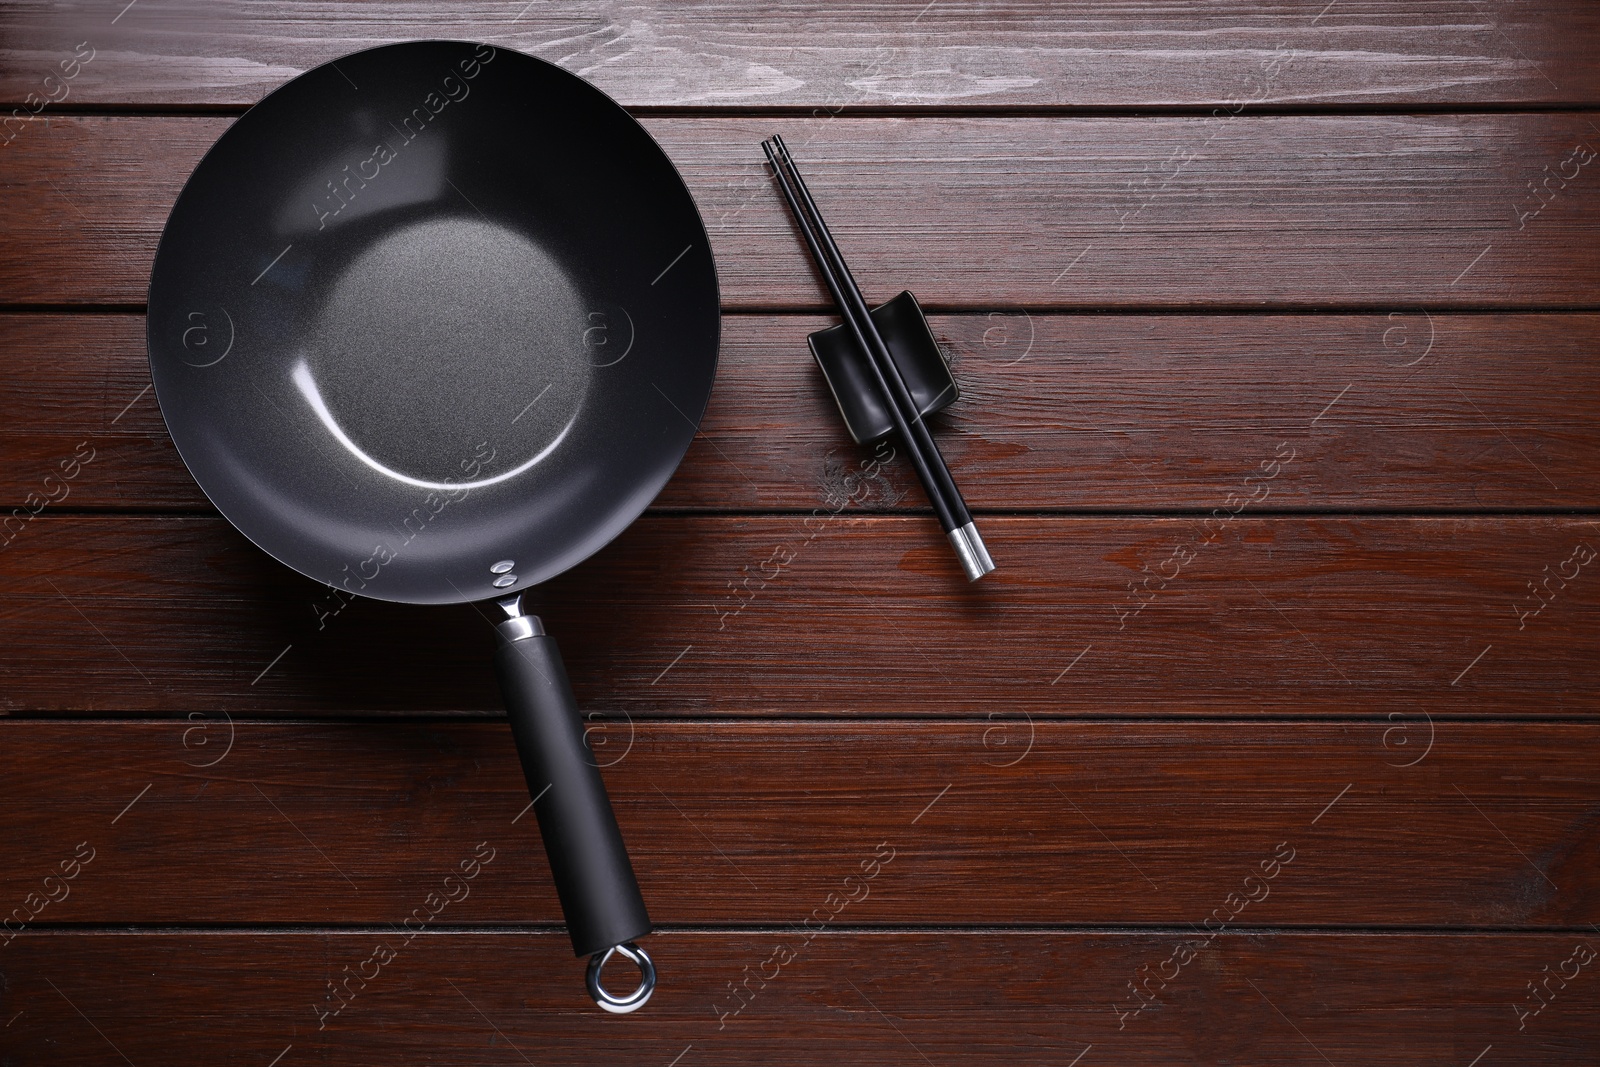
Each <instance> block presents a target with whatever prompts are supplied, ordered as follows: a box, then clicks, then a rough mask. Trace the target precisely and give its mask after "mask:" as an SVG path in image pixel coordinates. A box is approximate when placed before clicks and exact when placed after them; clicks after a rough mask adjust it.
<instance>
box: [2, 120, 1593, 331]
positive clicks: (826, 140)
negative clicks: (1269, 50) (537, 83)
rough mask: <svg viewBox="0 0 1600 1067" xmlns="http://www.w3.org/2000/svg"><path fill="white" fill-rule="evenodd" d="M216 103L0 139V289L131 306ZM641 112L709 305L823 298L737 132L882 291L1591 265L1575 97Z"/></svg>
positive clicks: (1372, 294)
mask: <svg viewBox="0 0 1600 1067" xmlns="http://www.w3.org/2000/svg"><path fill="white" fill-rule="evenodd" d="M228 121H229V120H227V119H221V118H99V117H64V118H57V119H53V120H51V121H50V122H49V124H48V128H47V129H41V130H36V131H33V135H32V136H29V137H27V138H21V137H19V138H18V139H17V140H16V142H15V143H14V144H13V145H12V146H11V147H10V148H8V149H7V150H6V151H5V153H4V154H3V155H0V187H4V188H6V190H7V192H6V196H7V200H8V203H10V204H11V205H13V207H12V210H11V213H10V215H9V217H8V226H7V228H6V229H5V230H4V231H0V300H3V301H4V302H6V303H28V304H39V303H44V304H80V303H100V302H111V303H126V304H137V303H139V302H141V301H143V300H144V297H145V290H146V280H147V276H148V268H149V261H150V257H151V256H152V254H153V252H154V247H155V242H156V238H157V236H158V234H159V232H160V229H161V227H162V225H163V223H164V222H165V219H166V215H167V212H168V210H169V208H170V205H171V203H172V201H173V199H174V198H175V197H176V195H177V192H178V189H179V187H180V186H181V184H182V182H183V180H184V179H185V177H187V175H188V174H189V172H190V170H191V169H192V168H193V166H194V164H195V162H196V161H197V160H198V159H199V157H200V155H201V153H202V152H203V151H204V150H205V149H206V148H207V147H208V146H209V145H210V144H211V143H212V141H214V140H215V138H216V137H217V136H218V135H220V134H221V133H222V131H223V129H225V128H226V126H227V124H228ZM647 125H648V126H649V128H650V130H651V131H652V133H654V134H655V135H656V136H657V137H658V138H659V139H660V140H661V142H662V144H663V146H664V147H665V148H666V150H667V152H668V154H669V155H671V156H672V157H673V159H674V160H675V161H676V162H677V163H678V165H679V167H680V168H681V170H682V171H683V174H684V177H685V179H686V180H687V181H688V183H689V186H690V188H691V190H692V191H693V193H694V194H695V197H696V199H697V201H698V203H699V206H700V210H701V212H702V214H703V216H704V217H705V220H706V223H707V226H708V228H709V229H710V232H711V235H712V239H713V244H714V246H715V250H716V253H717V256H718V262H719V266H720V278H721V284H722V287H723V288H722V293H723V300H724V303H725V305H726V306H728V307H730V308H741V307H742V308H749V307H759V308H778V307H813V308H819V307H822V306H824V305H825V303H826V300H825V295H824V293H823V291H822V289H821V287H820V285H819V283H818V282H817V280H816V278H815V276H814V274H813V271H812V268H811V266H810V264H809V262H808V260H807V259H806V257H805V254H804V252H803V249H802V248H801V246H800V244H799V242H798V240H797V239H796V237H795V234H794V230H793V224H792V222H791V221H790V220H789V219H788V217H787V215H786V214H785V213H784V210H783V208H782V206H781V204H780V203H779V201H778V198H777V196H776V195H775V194H774V193H773V191H772V190H771V188H770V181H769V179H768V178H767V176H766V175H765V173H764V167H765V164H764V163H762V161H761V158H760V154H759V152H758V151H757V149H756V145H757V142H759V141H760V139H761V138H762V137H764V136H767V135H769V134H771V133H772V132H774V131H775V130H776V131H777V132H781V133H783V134H784V135H785V137H786V138H787V139H788V140H789V141H790V143H791V144H792V145H793V146H794V149H795V153H796V155H797V157H798V158H799V159H800V161H801V162H802V164H803V165H804V167H805V169H806V172H807V174H808V175H809V176H810V178H811V180H812V185H813V188H814V190H815V192H816V194H817V198H818V200H819V202H820V203H821V205H822V207H823V210H824V211H825V212H826V213H827V215H828V218H829V221H830V224H831V225H832V226H833V227H834V229H835V231H836V233H837V236H838V238H839V241H840V244H841V245H842V247H843V248H844V251H845V252H846V254H847V255H848V256H849V257H850V260H851V263H852V266H853V267H854V269H855V272H856V275H857V277H858V278H859V280H860V282H861V284H862V286H863V288H864V289H865V290H866V291H867V292H868V293H872V294H875V295H878V296H882V297H887V296H888V295H891V294H892V293H894V292H897V291H898V290H900V289H902V288H910V289H913V290H914V291H916V293H917V294H918V296H919V297H921V298H922V299H923V300H924V302H925V303H927V304H929V305H934V306H941V305H942V306H946V307H969V308H979V309H982V310H986V311H987V310H993V309H996V308H1014V307H1016V306H1018V305H1021V306H1025V307H1029V308H1034V309H1038V308H1046V307H1075V308H1095V309H1103V308H1130V307H1192V306H1207V307H1220V308H1251V309H1254V308H1260V307H1264V306H1286V305H1289V306H1312V305H1314V306H1317V307H1337V306H1357V307H1366V308H1378V309H1381V310H1382V311H1385V312H1387V311H1391V310H1393V311H1408V310H1412V309H1415V308H1417V307H1419V306H1421V307H1425V308H1428V309H1430V310H1435V311H1437V310H1439V309H1441V308H1449V307H1459V306H1467V305H1480V306H1511V307H1563V306H1574V305H1579V306H1592V303H1593V301H1594V284H1593V280H1594V278H1595V277H1596V275H1597V273H1600V240H1597V239H1596V238H1597V237H1600V195H1596V190H1597V189H1600V181H1597V180H1595V178H1594V176H1593V175H1592V173H1591V171H1592V170H1593V169H1594V167H1595V166H1596V164H1597V159H1595V158H1590V157H1591V154H1592V152H1591V150H1592V146H1593V144H1594V143H1596V142H1600V133H1596V129H1595V127H1594V126H1593V125H1591V120H1590V119H1589V117H1588V116H1587V115H1585V114H1581V113H1555V114H1482V115H1412V116H1387V117H1386V116H1365V117H1359V116H1358V117H1340V116H1299V117H1292V116H1286V117H1266V118H1261V117H1245V116H1241V117H1233V116H1228V115H1224V116H1223V117H1222V118H1209V117H1195V118H1165V119H1159V118H1058V117H1028V118H998V117H993V118H970V117H967V118H946V117H927V118H921V119H903V118H902V119H896V118H860V119H845V118H839V119H832V120H816V119H770V118H743V117H739V118H704V117H700V118H678V117H660V118H653V119H650V120H648V121H647ZM1574 153H1576V154H1574ZM1585 159H1587V162H1583V160H1585ZM1545 168H1549V169H1548V170H1546V169H1545ZM1562 173H1565V174H1568V175H1575V176H1574V177H1570V178H1568V179H1564V178H1562V177H1561V174H1562ZM1536 182H1543V183H1548V184H1547V185H1545V186H1544V187H1543V188H1542V192H1543V194H1544V199H1541V198H1540V197H1539V196H1536V195H1535V193H1534V191H1533V190H1534V184H1533V183H1536ZM1535 211H1537V214H1534V212H1535Z"/></svg>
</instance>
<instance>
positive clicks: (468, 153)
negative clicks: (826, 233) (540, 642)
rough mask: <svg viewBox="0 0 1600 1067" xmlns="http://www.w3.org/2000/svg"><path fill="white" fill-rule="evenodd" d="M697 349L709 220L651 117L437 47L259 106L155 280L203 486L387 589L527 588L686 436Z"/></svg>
mask: <svg viewBox="0 0 1600 1067" xmlns="http://www.w3.org/2000/svg"><path fill="white" fill-rule="evenodd" d="M675 257H676V258H675ZM716 342H717V292H716V281H715V274H714V270H713V267H712V264H711V258H710V251H709V247H708V246H707V243H706V239H705V233H704V230H703V228H702V226H701V223H700V220H699V216H698V213H697V212H696V210H695V208H694V204H693V202H692V200H691V199H690V198H689V195H688V193H687V191H686V190H685V189H684V187H683V185H682V182H681V180H680V179H679V178H678V176H677V174H676V172H675V171H674V170H673V168H672V166H671V164H670V162H669V161H668V160H667V159H666V157H665V156H664V155H663V154H662V153H661V152H660V150H659V149H658V148H657V147H656V146H655V144H654V142H653V141H651V140H650V138H649V137H648V135H647V134H645V133H644V131H643V130H642V129H641V128H640V127H638V125H637V124H636V123H634V122H633V120H632V119H631V118H629V117H628V116H627V115H626V114H625V113H624V112H622V111H621V109H619V108H617V107H616V105H615V104H613V103H612V102H611V101H609V100H608V99H607V98H605V97H604V96H603V95H602V94H600V93H599V92H598V91H597V90H594V89H593V88H591V87H590V86H588V85H587V84H585V83H583V82H582V81H580V80H579V79H577V78H575V77H573V76H572V75H568V74H566V73H565V72H563V71H560V70H559V69H557V68H555V67H552V66H550V65H548V64H544V63H542V62H540V61H537V60H534V59H531V58H529V57H526V56H522V55H520V54H518V53H514V52H506V51H504V50H498V51H497V50H493V49H489V48H488V47H487V46H473V45H468V44H460V43H452V42H428V43H423V44H412V45H398V46H390V47H387V48H381V49H374V50H372V51H369V52H365V53H360V54H358V55H355V56H350V57H346V58H344V59H342V60H340V61H338V69H337V70H335V69H331V68H329V67H324V68H319V69H318V70H316V71H312V72H310V73H308V74H306V75H304V76H302V77H301V78H299V79H296V80H295V81H294V82H291V83H290V84H289V85H288V86H286V87H284V88H283V89H281V90H279V91H278V92H277V93H275V94H273V96H271V97H269V98H268V99H267V100H266V101H264V102H263V103H262V104H260V105H258V107H257V108H255V109H253V110H252V111H251V112H250V113H248V114H247V115H246V116H245V117H244V118H242V119H241V120H240V121H239V123H237V124H236V125H235V127H234V128H233V129H231V130H230V131H229V132H228V133H227V134H225V135H224V137H223V138H222V140H221V141H219V143H218V144H217V146H216V147H215V148H214V149H213V150H212V152H211V153H210V154H208V156H207V157H206V159H205V160H204V161H202V163H201V165H200V166H199V168H197V170H196V172H195V175H194V177H193V178H192V179H191V180H190V183H189V185H188V186H187V187H186V189H185V190H184V193H183V195H182V196H181V197H180V199H179V202H178V204H177V206H176V207H175V209H174V211H173V215H172V218H171V220H170V221H169V223H168V228H167V231H166V233H165V234H164V235H163V238H162V243H161V246H160V249H159V251H158V255H157V261H156V267H155V270H154V272H153V276H152V282H151V296H150V349H151V363H152V373H153V375H154V378H155V382H156V389H157V395H158V397H159V399H160V402H161V407H162V411H163V413H164V415H165V416H166V418H167V422H168V426H169V429H170V430H171V431H172V434H173V438H174V440H175V441H176V443H177V444H178V447H179V451H180V452H181V453H182V455H183V457H184V460H185V462H186V463H188V464H189V466H190V469H191V470H192V471H193V472H194V474H195V477H196V478H197V480H198V481H199V482H200V484H201V486H202V488H204V489H205V491H206V492H207V494H208V495H209V496H210V497H211V499H212V501H213V502H214V503H216V505H217V506H218V508H219V509H220V510H221V511H222V512H223V513H224V514H225V515H227V517H228V518H229V519H230V520H232V521H233V522H234V523H235V525H237V526H239V527H240V529H241V530H243V531H244V532H245V533H246V534H247V535H248V536H250V537H251V538H252V539H253V540H255V541H256V542H257V543H258V544H259V545H261V546H262V547H263V548H265V549H266V550H267V551H269V552H271V553H272V554H273V555H275V556H277V557H278V558H279V559H280V560H283V561H284V562H285V563H288V564H289V565H291V566H293V567H295V568H296V569H298V570H301V571H302V572H304V573H306V574H309V575H311V576H312V577H314V578H317V579H319V580H321V581H324V582H327V583H328V584H330V585H334V586H336V587H343V588H346V589H349V590H350V591H351V592H358V593H361V594H363V595H369V596H377V597H380V598H382V599H390V600H406V601H416V602H442V601H454V600H464V599H477V598H481V597H484V596H489V595H493V594H494V593H496V592H498V591H501V590H502V589H504V590H515V589H520V588H524V587H526V586H527V585H530V584H533V583H534V582H537V581H540V580H543V579H544V578H546V577H550V576H552V575H553V574H556V573H559V572H560V571H561V570H565V569H566V568H567V567H569V566H571V565H573V564H574V563H576V562H578V561H579V560H581V559H583V558H584V557H586V556H588V555H589V554H590V553H592V552H593V551H595V550H596V549H598V548H599V547H600V546H601V545H603V544H605V543H606V542H607V541H609V540H610V539H611V537H613V536H615V535H616V533H618V532H620V531H621V529H622V528H623V527H625V526H626V525H627V524H628V522H630V521H631V520H632V519H633V518H634V517H635V516H636V515H637V514H638V512H639V511H640V510H642V509H643V508H644V507H645V506H646V505H647V504H648V503H649V501H650V500H651V499H652V498H653V497H654V496H655V494H656V493H657V492H658V491H659V489H660V487H661V485H663V484H664V483H665V481H666V480H667V478H668V477H669V476H670V475H671V472H672V470H673V469H674V468H675V467H676V465H677V462H678V460H679V459H680V458H681V457H682V454H683V451H684V450H685V449H686V448H687V445H688V442H689V440H690V439H691V438H692V436H693V434H694V432H695V428H696V425H697V422H698V419H699V416H700V414H701V412H702V411H703V409H704V406H705V402H706V399H707V397H708V395H709V390H710V385H711V379H712V376H713V374H714V370H715V358H716ZM505 564H510V566H509V567H508V566H505Z"/></svg>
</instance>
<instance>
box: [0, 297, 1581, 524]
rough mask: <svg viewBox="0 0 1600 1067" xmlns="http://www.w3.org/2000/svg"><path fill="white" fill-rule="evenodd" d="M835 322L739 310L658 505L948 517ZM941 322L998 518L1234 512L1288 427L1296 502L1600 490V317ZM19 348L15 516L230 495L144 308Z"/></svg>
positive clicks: (993, 316) (16, 335) (10, 446)
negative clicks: (162, 406)
mask: <svg viewBox="0 0 1600 1067" xmlns="http://www.w3.org/2000/svg"><path fill="white" fill-rule="evenodd" d="M831 321H832V320H830V319H826V318H822V317H818V316H796V315H742V314H741V315H729V316H727V317H726V318H725V320H724V322H723V346H722V354H721V359H720V363H719V368H718V373H719V379H718V382H717V386H716V389H715V391H714V392H713V394H712V400H711V408H710V411H709V412H708V414H707V417H706V419H705V421H704V423H703V424H702V432H701V436H700V438H699V439H697V440H696V442H695V444H694V445H693V447H692V448H691V449H690V452H689V455H688V457H687V459H686V460H685V462H684V464H683V466H682V467H681V468H680V469H679V471H678V473H677V475H676V476H675V477H674V479H673V480H672V482H671V483H670V484H669V485H668V486H667V489H666V491H665V492H664V493H663V494H662V495H661V497H660V498H659V500H658V501H657V505H658V507H661V508H670V509H690V508H692V509H703V510H710V511H716V510H724V511H726V510H730V509H769V510H770V509H780V508H781V509H811V508H818V507H821V508H828V509H831V508H834V507H836V506H838V502H839V501H840V499H848V500H849V503H848V504H847V505H846V507H847V508H848V509H849V510H852V511H854V510H857V509H860V508H863V507H864V508H872V509H894V510H905V509H911V508H918V509H923V510H926V508H927V500H926V498H925V497H924V495H923V493H922V490H921V488H920V487H919V486H918V485H917V483H916V480H915V477H914V476H913V475H912V473H911V471H910V469H909V467H908V465H907V463H906V461H905V460H904V458H903V457H902V458H891V459H890V460H889V461H888V462H887V463H885V464H881V465H880V466H879V468H878V471H880V472H881V473H874V474H873V475H872V476H871V477H866V476H865V475H866V474H867V472H868V471H871V470H872V458H873V456H874V453H873V451H872V450H871V449H868V448H864V447H859V446H857V445H855V444H854V443H853V442H851V440H850V438H849V435H848V434H847V433H846V432H845V430H844V426H843V422H842V420H841V419H840V418H839V414H838V411H837V409H836V408H835V407H834V405H833V401H832V399H831V397H830V396H829V394H828V391H827V387H826V386H825V385H824V384H823V381H822V377H821V374H820V373H819V372H818V371H817V370H816V367H815V366H814V364H813V363H812V361H811V358H810V356H809V354H808V352H807V350H806V345H805V335H806V334H807V333H809V332H811V331H812V330H815V329H819V328H821V327H823V326H825V325H828V324H829V323H830V322H831ZM931 321H932V325H933V328H934V332H935V333H936V335H937V336H938V337H939V338H940V340H941V343H942V344H943V345H944V346H945V348H946V350H947V352H948V353H949V355H950V357H951V360H952V362H953V363H954V366H955V370H956V375H957V377H958V378H959V380H960V382H961V387H962V390H963V396H962V398H961V399H960V400H959V401H957V402H956V404H955V406H954V407H952V408H951V409H950V411H949V412H948V413H947V414H946V415H945V416H943V417H942V418H940V419H938V420H937V421H936V432H937V434H938V437H939V441H940V447H941V449H942V450H943V451H944V453H945V456H946V457H947V458H948V460H949V462H950V464H951V466H952V469H953V470H955V471H956V474H957V477H958V479H959V480H960V482H961V486H962V489H963V492H964V493H965V494H966V497H967V500H968V502H969V503H970V504H972V506H974V507H977V508H1014V509H1028V510H1047V509H1053V508H1125V509H1135V510H1140V511H1154V510H1158V509H1163V508H1210V507H1213V506H1215V505H1216V503H1217V502H1218V501H1219V500H1221V499H1222V498H1223V497H1225V496H1226V494H1227V492H1228V491H1229V490H1230V489H1232V488H1233V487H1234V486H1235V485H1236V484H1237V483H1238V481H1239V479H1240V478H1242V477H1243V476H1244V475H1245V473H1247V472H1248V471H1250V470H1251V469H1252V468H1255V467H1256V466H1257V465H1258V463H1259V460H1260V459H1261V458H1262V457H1263V456H1266V455H1270V454H1272V453H1273V452H1274V450H1275V449H1276V447H1277V445H1278V444H1279V442H1281V441H1289V442H1291V447H1294V448H1295V449H1297V453H1296V457H1295V460H1294V461H1293V462H1292V463H1290V464H1288V465H1287V466H1285V467H1283V469H1282V471H1281V473H1280V474H1279V475H1278V476H1277V477H1276V478H1275V479H1274V480H1273V482H1272V485H1271V487H1270V496H1269V497H1268V498H1266V499H1265V500H1263V501H1262V502H1261V504H1262V506H1266V507H1271V508H1274V509H1316V510H1333V509H1352V508H1372V507H1382V508H1427V509H1448V510H1457V511H1460V510H1472V509H1484V508H1528V507H1578V508H1589V507H1594V506H1595V505H1596V504H1597V502H1600V366H1597V365H1596V364H1595V363H1594V361H1592V360H1590V359H1589V358H1588V354H1589V353H1590V352H1592V351H1593V350H1594V349H1595V347H1596V346H1597V345H1600V316H1595V315H1590V314H1575V315H1560V316H1549V315H1529V314H1517V315H1433V314H1430V313H1427V312H1425V311H1422V310H1416V309H1413V310H1410V311H1395V312H1387V313H1373V314H1370V315H1336V316H1314V315H1304V316H1302V315H1285V316H1177V315H1174V316H1132V315H1091V316H1064V315H1047V314H1042V313H1041V314H1034V313H1029V312H1022V311H1015V312H1009V313H1001V312H991V313H987V314H965V315H954V314H946V315H935V316H933V317H932V320H931ZM0 350H3V351H6V352H9V353H12V354H13V359H12V361H11V363H10V367H11V370H10V373H9V374H8V375H7V376H5V377H3V378H0V505H7V506H9V507H13V508H14V507H18V506H21V505H23V504H24V503H25V502H26V500H27V496H28V494H29V493H37V492H40V491H41V490H42V483H43V479H44V478H45V477H46V476H47V475H48V474H50V472H51V471H53V470H55V469H56V467H57V465H58V463H59V462H60V461H61V459H62V458H63V457H70V456H71V455H72V454H73V453H74V451H75V450H76V449H77V448H78V447H79V445H80V444H84V443H87V445H88V447H89V448H91V449H93V450H94V457H95V458H94V460H93V461H92V462H91V463H89V464H88V465H86V466H84V467H82V469H81V472H80V473H79V475H78V476H77V477H76V478H75V479H73V480H72V481H71V482H70V484H69V485H68V488H67V496H66V497H64V498H62V499H61V500H60V501H59V503H60V504H62V505H66V506H71V507H81V508H99V507H112V508H122V509H152V510H156V509H163V508H185V509H196V508H199V509H209V503H208V502H207V501H206V499H205V496H204V495H203V494H202V493H201V492H200V489H199V487H198V486H196V485H195V484H194V481H193V479H192V478H190V476H189V474H188V472H187V471H186V470H185V469H184V467H183V464H182V462H181V461H180V460H179V459H178V456H177V453H176V452H175V451H174V450H173V448H172V444H171V442H170V440H169V438H168V437H167V433H166V428H165V426H164V424H163V423H162V421H161V416H160V413H159V411H158V409H157V406H156V402H155V398H154V395H153V394H151V393H149V392H147V391H146V390H147V387H148V386H149V384H150V375H149V370H148V363H147V359H146V355H145V337H144V319H143V317H142V316H138V315H84V314H78V315H51V314H47V315H41V314H0ZM884 454H885V455H887V454H888V453H884ZM863 464H866V466H865V467H863ZM852 494H854V495H852ZM0 513H3V509H0Z"/></svg>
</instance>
